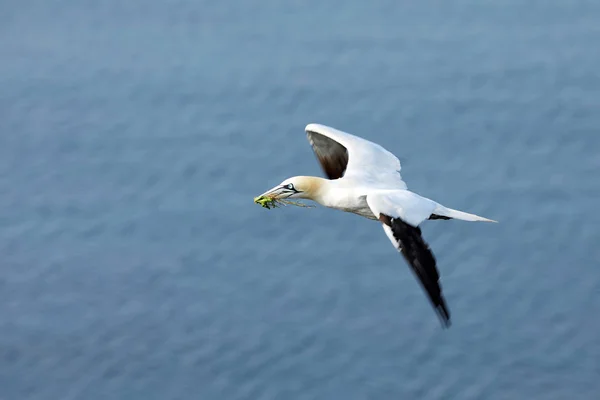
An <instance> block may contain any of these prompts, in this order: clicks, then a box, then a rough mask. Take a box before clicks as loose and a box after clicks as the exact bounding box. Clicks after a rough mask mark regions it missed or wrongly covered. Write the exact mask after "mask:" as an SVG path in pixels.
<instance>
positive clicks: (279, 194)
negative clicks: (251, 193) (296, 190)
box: [259, 185, 290, 199]
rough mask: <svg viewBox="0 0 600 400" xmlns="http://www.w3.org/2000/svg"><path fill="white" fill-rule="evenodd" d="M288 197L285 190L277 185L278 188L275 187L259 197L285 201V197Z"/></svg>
mask: <svg viewBox="0 0 600 400" xmlns="http://www.w3.org/2000/svg"><path fill="white" fill-rule="evenodd" d="M289 196H290V193H289V192H286V190H285V188H284V187H282V186H281V185H279V186H275V187H274V188H273V189H270V190H267V191H266V192H264V193H263V194H261V195H260V196H259V197H270V198H272V199H285V198H286V197H289Z"/></svg>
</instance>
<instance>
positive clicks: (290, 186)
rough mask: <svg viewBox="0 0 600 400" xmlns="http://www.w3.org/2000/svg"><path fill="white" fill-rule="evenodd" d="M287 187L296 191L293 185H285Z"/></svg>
mask: <svg viewBox="0 0 600 400" xmlns="http://www.w3.org/2000/svg"><path fill="white" fill-rule="evenodd" d="M285 187H286V188H287V189H290V190H294V185H292V184H291V183H288V184H287V185H285Z"/></svg>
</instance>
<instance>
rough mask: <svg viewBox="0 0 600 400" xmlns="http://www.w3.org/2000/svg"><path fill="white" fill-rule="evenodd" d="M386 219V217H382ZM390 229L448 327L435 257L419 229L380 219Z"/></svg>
mask: <svg viewBox="0 0 600 400" xmlns="http://www.w3.org/2000/svg"><path fill="white" fill-rule="evenodd" d="M382 217H387V216H382ZM380 220H381V221H382V222H383V223H385V224H386V225H388V226H390V227H391V228H392V232H393V234H394V238H395V239H396V240H397V241H398V245H399V247H400V251H401V252H402V255H403V256H404V258H405V259H406V261H407V262H408V264H409V265H410V267H411V269H412V271H413V272H414V273H415V275H416V276H417V278H418V279H419V282H420V283H421V285H422V286H423V288H424V289H425V291H426V292H427V295H428V297H429V300H430V301H431V303H432V305H433V306H434V308H435V310H436V312H437V314H438V315H439V317H440V319H441V321H442V323H443V324H444V326H445V327H449V326H450V311H449V310H448V306H447V305H446V300H445V299H444V296H443V294H442V288H441V286H440V283H439V281H440V275H439V273H438V270H437V267H436V261H435V257H434V256H433V253H432V252H431V249H430V248H429V245H428V244H427V243H426V242H425V241H424V240H423V237H422V236H421V229H420V228H419V227H414V226H411V225H409V224H407V223H406V222H404V221H402V220H401V219H400V218H391V217H387V218H380Z"/></svg>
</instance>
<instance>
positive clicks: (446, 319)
mask: <svg viewBox="0 0 600 400" xmlns="http://www.w3.org/2000/svg"><path fill="white" fill-rule="evenodd" d="M435 311H436V312H437V314H438V317H439V318H440V322H441V323H442V328H444V329H448V328H450V327H451V326H452V321H450V312H449V311H448V307H447V306H446V303H445V302H444V299H442V303H441V304H439V305H438V306H437V307H436V308H435Z"/></svg>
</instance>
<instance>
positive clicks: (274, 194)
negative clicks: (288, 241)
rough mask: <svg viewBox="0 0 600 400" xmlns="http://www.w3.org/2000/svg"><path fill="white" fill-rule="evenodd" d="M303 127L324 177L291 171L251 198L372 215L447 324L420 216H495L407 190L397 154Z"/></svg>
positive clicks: (322, 127)
mask: <svg viewBox="0 0 600 400" xmlns="http://www.w3.org/2000/svg"><path fill="white" fill-rule="evenodd" d="M305 131H306V135H307V137H308V141H309V142H310V144H311V146H312V149H313V151H314V153H315V155H316V158H317V160H318V161H319V164H320V165H321V168H322V170H323V172H324V174H325V175H326V176H327V179H324V178H320V177H314V176H294V177H292V178H288V179H286V180H284V181H283V182H281V183H280V184H279V185H277V186H275V187H274V188H272V189H271V190H269V191H267V192H265V193H263V194H262V195H261V196H259V197H258V198H257V199H268V200H269V201H274V202H277V201H287V200H286V199H306V200H312V201H315V202H316V203H319V204H321V205H323V206H325V207H328V208H333V209H337V210H341V211H344V212H349V213H353V214H357V215H359V216H362V217H365V218H368V219H370V220H374V221H378V222H379V223H381V226H382V227H383V230H384V232H385V234H386V235H387V237H388V238H389V239H390V241H391V242H392V245H393V246H394V247H395V248H396V250H398V251H399V252H400V253H401V254H402V255H403V256H404V258H405V260H406V262H407V263H408V265H409V266H410V268H411V269H412V271H413V273H414V275H415V276H416V278H417V279H418V280H419V282H420V284H421V286H422V288H423V289H424V291H425V292H426V293H427V296H428V297H429V300H430V301H431V304H432V306H433V308H434V309H435V311H436V313H437V314H438V316H439V318H440V321H441V322H442V326H444V327H449V326H450V324H451V323H450V311H449V309H448V306H447V304H446V300H445V299H444V296H443V293H442V288H441V286H440V275H439V272H438V269H437V266H436V259H435V257H434V255H433V253H432V252H431V249H430V248H429V245H428V244H427V243H426V242H425V240H423V237H422V234H421V229H420V228H419V225H420V224H421V223H422V222H424V221H426V220H449V219H459V220H463V221H483V222H496V221H494V220H491V219H487V218H483V217H480V216H478V215H475V214H469V213H466V212H463V211H458V210H453V209H451V208H448V207H444V206H443V205H441V204H439V203H437V202H435V201H433V200H430V199H428V198H425V197H422V196H420V195H418V194H416V193H414V192H411V191H410V190H408V189H407V186H406V183H405V182H404V180H403V179H402V176H401V175H400V169H401V167H400V160H398V158H397V157H396V156H394V155H393V154H392V153H390V152H389V151H387V150H386V149H384V148H383V147H382V146H380V145H378V144H376V143H373V142H370V141H368V140H366V139H363V138H360V137H358V136H355V135H352V134H350V133H347V132H343V131H341V130H338V129H334V128H331V127H328V126H325V125H320V124H309V125H307V126H306V128H305ZM255 201H256V199H255Z"/></svg>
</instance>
